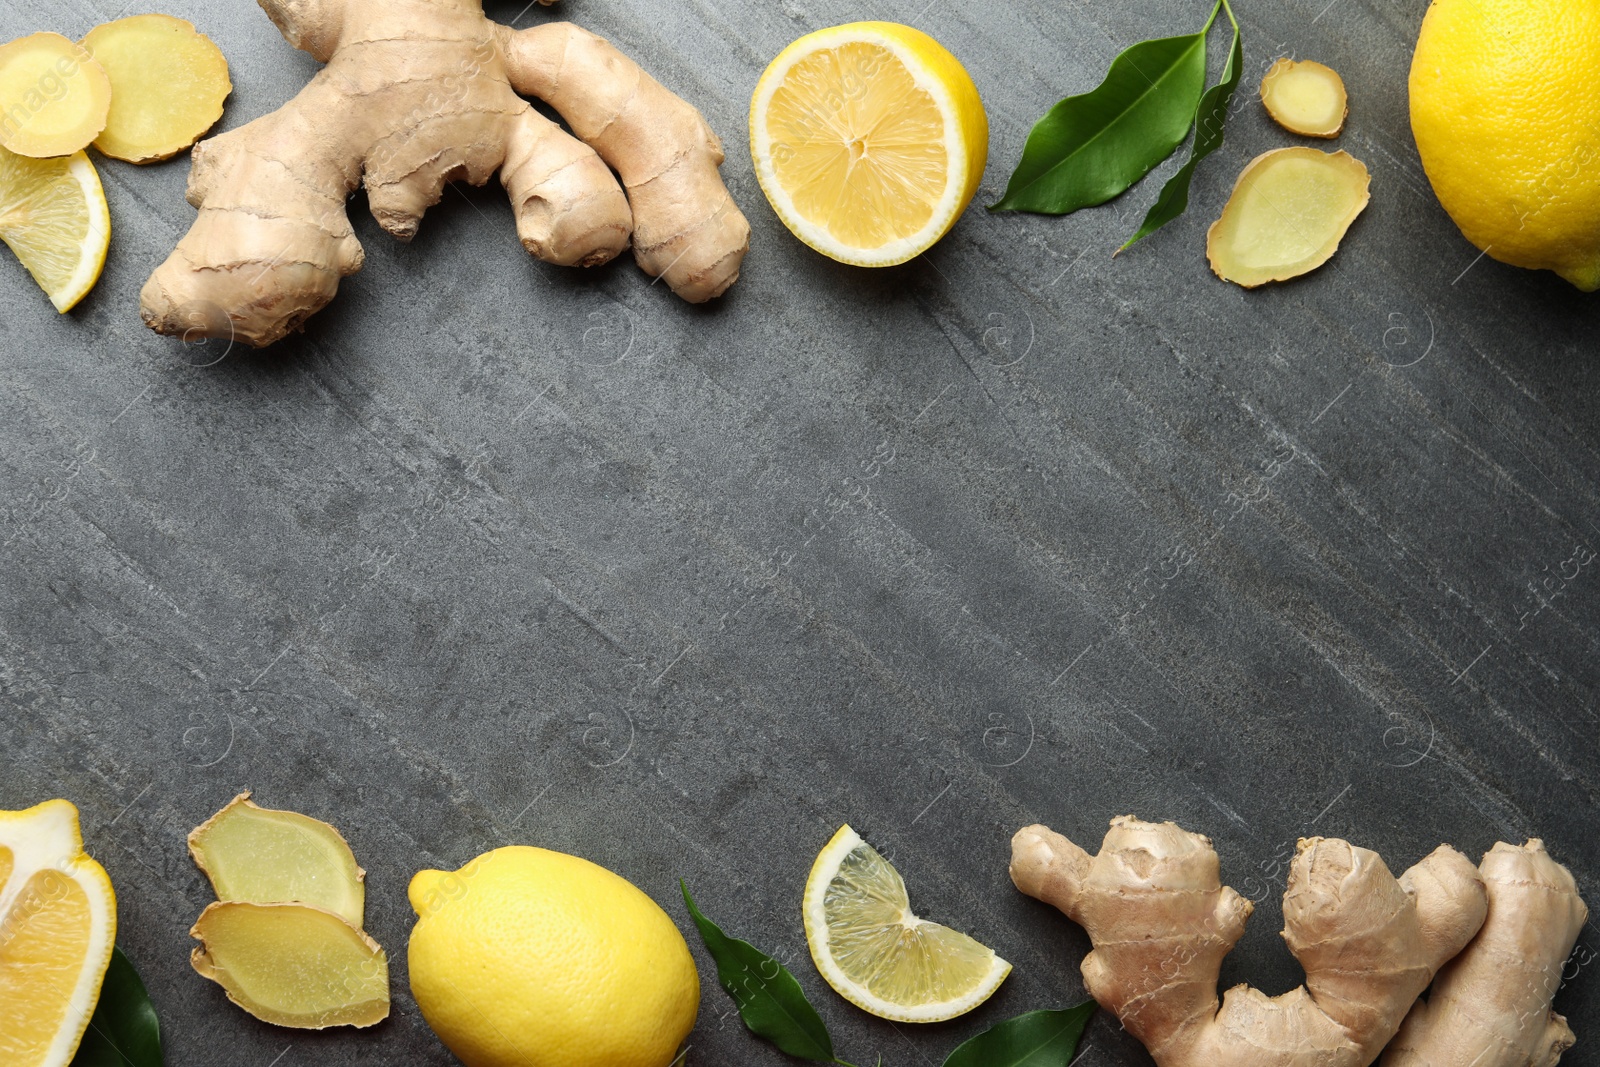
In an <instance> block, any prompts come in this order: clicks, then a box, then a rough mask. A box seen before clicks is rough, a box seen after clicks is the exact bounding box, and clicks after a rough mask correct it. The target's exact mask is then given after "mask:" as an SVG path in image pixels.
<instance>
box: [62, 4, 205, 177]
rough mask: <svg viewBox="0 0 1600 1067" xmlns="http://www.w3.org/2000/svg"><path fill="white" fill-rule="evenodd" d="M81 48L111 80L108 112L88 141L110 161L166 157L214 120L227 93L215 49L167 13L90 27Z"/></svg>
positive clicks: (143, 161) (147, 160) (190, 140)
mask: <svg viewBox="0 0 1600 1067" xmlns="http://www.w3.org/2000/svg"><path fill="white" fill-rule="evenodd" d="M83 47H84V49H85V50H86V51H88V53H89V54H90V55H92V56H93V57H94V58H95V60H96V61H97V62H98V63H99V64H100V66H101V67H103V68H104V69H105V72H106V76H107V77H108V78H110V80H111V112H110V115H109V116H108V118H107V120H106V126H105V131H104V132H103V133H101V134H100V136H99V137H97V138H95V142H94V146H95V147H96V148H98V149H99V150H100V151H101V152H103V153H105V154H106V155H108V156H110V157H111V158H112V159H121V160H125V161H126V162H129V163H151V162H155V161H156V160H161V159H171V158H172V157H173V156H175V155H177V154H178V153H179V152H181V151H183V150H184V149H185V148H188V147H189V146H190V145H192V144H194V143H195V142H196V141H198V140H199V139H200V137H201V136H202V135H203V134H204V133H205V132H206V131H207V130H209V129H210V128H211V127H212V126H214V125H216V123H217V120H218V119H220V118H221V117H222V102H223V101H224V100H226V99H227V98H228V94H229V93H231V92H232V91H233V83H232V81H230V80H229V78H228V61H227V60H226V59H225V58H223V55H222V51H221V49H219V48H218V47H217V46H216V45H215V44H213V43H212V42H211V38H209V37H207V36H205V35H204V34H202V33H200V32H198V31H196V30H195V28H194V25H193V24H192V23H189V22H186V21H184V20H183V19H179V18H173V17H172V16H170V15H133V16H131V17H129V18H125V19H118V20H116V21H115V22H108V23H106V24H105V25H103V26H96V27H95V28H94V29H92V30H90V31H89V34H88V36H86V37H85V38H84V39H83Z"/></svg>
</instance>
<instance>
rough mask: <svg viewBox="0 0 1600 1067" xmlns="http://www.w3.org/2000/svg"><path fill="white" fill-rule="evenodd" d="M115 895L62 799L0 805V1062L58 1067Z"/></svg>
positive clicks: (104, 941) (86, 996)
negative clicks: (22, 807)
mask: <svg viewBox="0 0 1600 1067" xmlns="http://www.w3.org/2000/svg"><path fill="white" fill-rule="evenodd" d="M116 937H117V898H116V893H115V892H113V890H112V888H111V879H110V878H109V877H107V876H106V872H105V869H104V868H102V867H101V866H100V865H99V864H98V863H96V862H95V861H94V860H92V859H90V858H89V857H88V856H86V855H85V854H84V852H83V838H82V836H81V834H80V833H79V830H78V809H77V808H75V807H73V806H72V805H71V804H70V803H68V802H67V801H65V800H51V801H46V802H45V803H43V804H40V805H38V806H37V807H33V808H29V809H27V810H26V811H4V812H0V1063H4V1064H6V1067H63V1065H65V1064H68V1063H70V1062H71V1061H72V1057H73V1054H74V1053H76V1052H77V1050H78V1043H79V1042H80V1041H81V1040H82V1039H83V1032H84V1030H85V1029H86V1028H87V1027H88V1025H89V1017H90V1016H91V1015H92V1014H93V1013H94V1006H95V1003H96V1001H98V1000H99V998H100V984H101V982H102V981H103V980H104V979H105V973H106V967H107V966H109V965H110V963H111V949H112V946H113V945H114V944H115V943H116Z"/></svg>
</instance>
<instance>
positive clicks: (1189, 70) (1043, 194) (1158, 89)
mask: <svg viewBox="0 0 1600 1067" xmlns="http://www.w3.org/2000/svg"><path fill="white" fill-rule="evenodd" d="M1220 7H1221V0H1218V2H1217V6H1216V7H1213V8H1212V9H1211V18H1210V19H1207V20H1206V25H1205V28H1204V29H1202V30H1201V31H1200V32H1199V33H1191V34H1186V35H1184V36H1181V37H1162V38H1158V39H1157V40H1154V41H1141V42H1139V43H1138V44H1136V45H1133V46H1132V47H1131V48H1128V49H1127V50H1125V51H1124V52H1123V53H1122V54H1121V55H1119V56H1117V58H1116V59H1114V60H1112V61H1111V69H1110V71H1109V72H1108V73H1107V74H1106V78H1105V81H1103V82H1101V83H1100V84H1099V86H1097V87H1096V88H1095V89H1093V90H1091V91H1090V92H1087V93H1084V94H1083V95H1081V96H1069V97H1067V98H1066V99H1065V100H1063V101H1061V102H1060V103H1058V104H1057V105H1056V106H1055V107H1053V108H1051V109H1050V110H1049V111H1048V112H1046V113H1045V116H1044V118H1042V119H1040V120H1039V121H1038V122H1037V123H1035V124H1034V127H1033V131H1032V132H1031V133H1029V134H1028V143H1027V145H1026V146H1025V147H1024V148H1023V150H1022V161H1021V162H1020V163H1018V164H1017V169H1016V171H1015V172H1014V173H1013V174H1012V175H1011V181H1010V184H1008V185H1007V186H1006V194H1005V196H1003V197H1001V198H1000V202H999V203H998V204H994V205H992V206H991V207H990V208H989V210H990V211H1032V212H1037V213H1038V214H1042V215H1066V214H1068V213H1070V212H1073V211H1077V210H1078V209H1079V208H1083V207H1093V206H1094V205H1095V204H1103V203H1105V202H1106V201H1107V200H1110V199H1111V198H1112V197H1114V196H1117V195H1119V194H1120V193H1122V192H1124V191H1125V190H1126V189H1127V188H1128V186H1130V185H1132V184H1133V183H1134V182H1136V181H1138V180H1139V179H1140V178H1142V177H1144V176H1145V175H1146V174H1148V173H1150V171H1151V169H1152V168H1153V167H1155V165H1156V164H1158V163H1160V162H1161V161H1162V160H1163V159H1166V158H1167V157H1168V156H1170V155H1171V154H1172V153H1173V150H1174V149H1176V148H1177V147H1178V145H1180V144H1182V143H1183V139H1184V138H1185V137H1187V136H1189V127H1191V126H1192V125H1194V118H1195V112H1196V110H1197V109H1198V108H1199V106H1200V94H1201V91H1202V90H1204V89H1205V84H1206V34H1207V33H1208V32H1209V31H1210V29H1211V23H1212V22H1214V21H1216V17H1217V11H1218V10H1219V9H1220Z"/></svg>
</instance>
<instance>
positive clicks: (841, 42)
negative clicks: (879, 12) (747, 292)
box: [750, 22, 989, 267]
mask: <svg viewBox="0 0 1600 1067" xmlns="http://www.w3.org/2000/svg"><path fill="white" fill-rule="evenodd" d="M750 151H751V155H752V156H753V157H754V160H755V168H756V177H757V178H758V179H759V180H760V182H761V188H762V189H763V190H764V191H765V192H766V194H767V199H768V200H770V201H771V202H772V208H773V210H774V211H776V212H777V213H778V217H779V218H780V219H782V220H783V223H784V225H785V226H787V227H789V229H790V230H791V231H793V233H794V235H795V236H796V237H798V238H800V240H802V241H804V242H805V243H806V244H808V245H810V246H811V247H812V248H814V249H816V250H817V251H818V252H821V253H822V254H823V255H825V256H828V257H830V258H832V259H836V260H838V261H839V262H841V263H853V264H855V265H857V266H862V267H887V266H892V265H893V264H896V263H904V262H905V261H906V260H909V259H912V258H914V257H916V256H919V255H921V254H922V253H923V252H925V251H927V250H928V249H929V248H931V247H932V246H933V244H934V243H935V242H936V241H938V240H939V238H941V237H943V236H944V235H945V234H946V233H947V232H948V231H949V229H950V227H951V226H953V225H954V224H955V221H956V219H957V218H959V217H960V215H961V213H962V211H964V210H966V207H967V204H969V203H970V202H971V201H972V197H973V194H974V193H976V192H977V191H978V183H979V182H980V181H981V180H982V179H983V168H984V166H985V164H986V163H987V162H988V159H989V119H988V116H987V115H985V114H984V110H983V102H982V101H981V100H980V99H979V98H978V89H977V86H975V85H974V84H973V83H972V78H971V77H970V76H968V74H967V72H966V69H965V68H964V67H962V65H961V63H960V61H959V60H957V59H956V57H955V56H953V55H951V54H950V53H949V52H948V51H947V50H946V49H945V48H944V46H943V45H941V44H940V43H939V42H938V41H935V40H934V39H933V38H932V37H929V36H928V35H927V34H925V33H923V32H921V31H920V30H914V29H912V28H911V27H909V26H901V25H897V24H895V23H892V22H852V23H849V24H848V25H844V26H835V27H833V28H832V29H826V30H818V31H817V32H816V33H811V34H807V35H806V36H804V37H802V38H800V39H799V40H798V41H796V42H794V43H793V44H791V45H790V46H789V47H788V48H785V49H784V50H783V51H782V52H780V53H779V54H778V58H777V59H774V60H773V61H772V65H771V66H769V67H767V70H766V73H764V74H763V75H762V76H761V80H760V81H759V82H758V83H757V84H756V91H755V96H754V97H753V99H752V100H751V103H750Z"/></svg>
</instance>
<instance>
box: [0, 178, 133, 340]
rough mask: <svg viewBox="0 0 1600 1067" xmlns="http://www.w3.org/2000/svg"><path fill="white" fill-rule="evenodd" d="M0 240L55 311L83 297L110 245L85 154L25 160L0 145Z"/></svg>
mask: <svg viewBox="0 0 1600 1067" xmlns="http://www.w3.org/2000/svg"><path fill="white" fill-rule="evenodd" d="M0 241H4V242H5V243H6V244H7V245H9V246H10V248H11V251H13V252H15V253H16V254H17V258H18V259H20V260H22V265H23V266H24V267H27V268H28V273H29V274H32V275H33V279H34V281H36V282H38V283H39V287H40V288H41V289H43V290H44V291H45V295H47V296H49V297H50V302H51V303H52V304H54V305H55V307H56V310H57V311H60V312H63V313H64V312H67V311H71V310H72V308H73V306H74V305H76V304H77V303H78V301H80V300H82V299H83V298H84V297H85V296H86V295H88V292H89V290H90V289H93V288H94V283H95V282H97V281H99V280H100V272H101V270H103V269H104V268H105V265H106V250H107V248H109V247H110V244H111V213H110V211H109V210H108V209H107V208H106V194H105V191H104V190H103V189H102V188H101V187H100V175H99V174H97V173H95V169H94V164H93V163H90V162H89V157H88V156H86V155H84V154H83V153H82V152H78V153H75V154H73V155H70V156H63V157H61V158H60V159H29V158H27V157H26V156H19V155H17V154H16V153H14V152H8V151H6V150H5V149H3V148H0Z"/></svg>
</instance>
